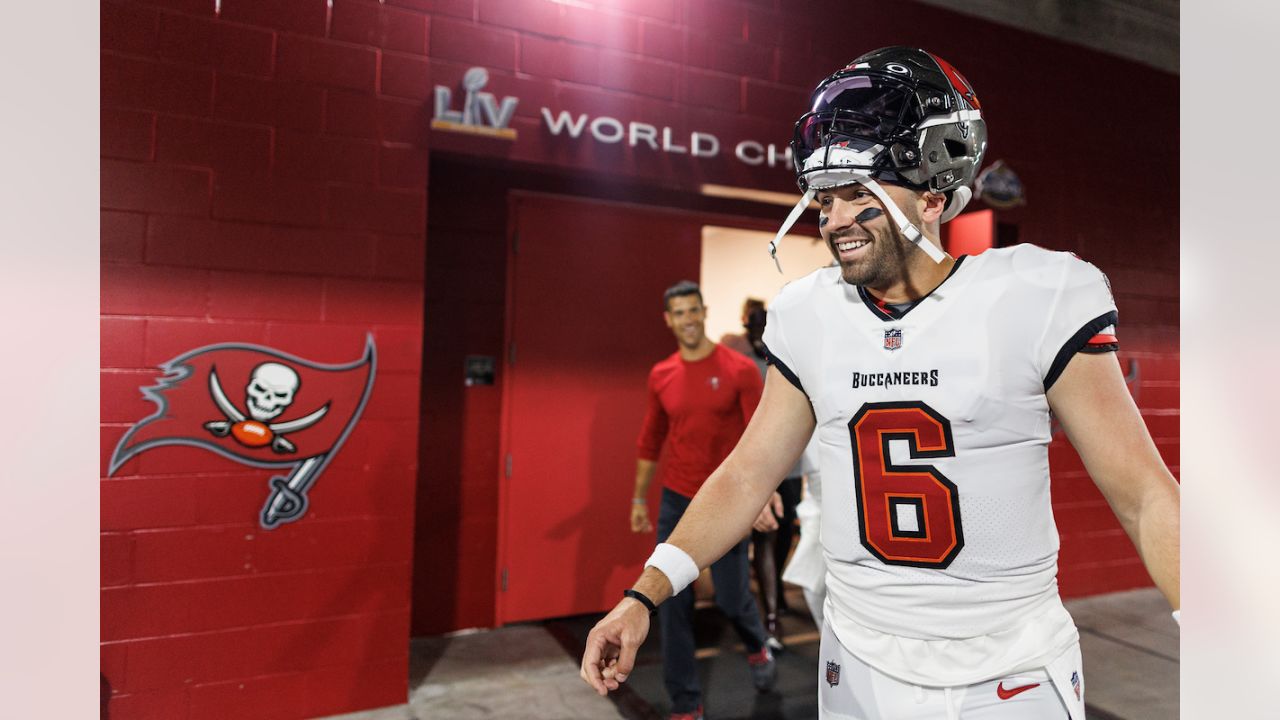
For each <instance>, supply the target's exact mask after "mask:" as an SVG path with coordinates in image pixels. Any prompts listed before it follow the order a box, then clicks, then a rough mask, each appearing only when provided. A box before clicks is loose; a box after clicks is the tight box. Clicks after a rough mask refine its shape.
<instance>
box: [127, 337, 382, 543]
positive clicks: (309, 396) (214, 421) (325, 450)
mask: <svg viewBox="0 0 1280 720" xmlns="http://www.w3.org/2000/svg"><path fill="white" fill-rule="evenodd" d="M160 369H161V370H163V371H164V372H165V375H164V377H162V378H160V380H159V382H158V383H157V384H155V385H151V386H147V387H143V388H141V390H142V394H143V396H144V397H146V398H147V399H148V400H151V401H152V402H154V403H155V404H156V406H157V408H156V412H155V413H154V414H152V415H150V416H148V417H146V418H143V419H142V420H139V421H138V422H137V423H136V424H135V425H134V426H133V427H131V428H130V429H129V431H128V432H126V433H125V435H124V437H123V438H121V439H120V442H119V444H117V445H116V449H115V452H113V453H112V455H111V463H110V467H109V469H108V471H107V475H108V477H109V476H111V475H114V474H115V472H116V471H117V470H119V469H120V468H121V467H122V466H123V465H124V464H125V463H127V462H128V461H129V460H130V459H132V458H133V457H135V456H136V455H139V454H141V453H144V452H146V451H147V450H150V449H152V448H157V447H163V446H166V445H187V446H191V447H197V448H202V449H205V450H209V451H211V452H215V453H217V454H219V455H222V456H223V457H225V458H228V459H230V460H234V461H236V462H238V463H242V464H244V465H250V466H253V467H260V468H273V469H287V470H288V472H287V473H286V474H285V475H275V476H272V477H271V479H270V480H269V481H268V485H269V486H270V493H269V495H268V497H267V501H266V503H265V504H264V505H263V506H262V511H261V513H260V514H259V521H260V523H261V524H262V527H264V528H266V529H268V530H272V529H274V528H276V527H278V526H280V525H282V524H284V523H289V522H293V521H295V520H298V519H300V518H302V517H303V516H304V515H305V514H306V511H307V505H308V500H307V490H308V489H310V488H311V486H312V485H314V484H315V481H316V480H317V479H318V478H319V477H320V473H322V472H323V471H324V469H325V467H326V466H328V464H329V462H330V461H331V460H332V459H333V457H334V455H336V454H337V452H338V450H339V449H340V448H341V447H342V444H343V443H344V442H345V441H346V439H347V436H348V435H350V434H351V430H352V429H353V428H354V427H355V424H356V421H358V420H359V419H360V413H361V412H363V411H364V406H365V404H366V403H367V402H368V401H369V395H370V393H371V392H372V391H373V378H374V373H375V371H376V369H377V351H376V348H375V347H374V342H373V336H372V335H370V336H368V337H367V339H366V341H365V348H364V354H363V355H362V356H361V357H360V358H358V359H356V360H354V361H352V362H349V363H344V364H339V365H328V364H323V363H316V362H311V361H310V360H304V359H302V358H300V357H296V356H294V355H289V354H288V353H284V352H281V351H279V350H275V349H273V348H268V347H263V346H261V345H247V344H240V343H223V344H219V345H206V346H204V347H201V348H196V349H195V350H191V351H188V352H186V353H183V354H182V355H179V356H178V357H175V358H174V359H172V360H170V361H168V362H166V363H164V364H163V365H161V366H160Z"/></svg>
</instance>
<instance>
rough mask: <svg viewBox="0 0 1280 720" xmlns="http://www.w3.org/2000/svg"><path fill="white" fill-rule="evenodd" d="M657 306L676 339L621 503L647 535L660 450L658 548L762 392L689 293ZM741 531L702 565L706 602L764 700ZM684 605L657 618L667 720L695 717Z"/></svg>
mask: <svg viewBox="0 0 1280 720" xmlns="http://www.w3.org/2000/svg"><path fill="white" fill-rule="evenodd" d="M663 308H664V312H663V313H662V317H663V319H665V320H666V323H667V327H669V328H671V332H672V334H674V335H675V337H676V345H677V348H676V352H674V353H672V354H671V355H670V356H669V357H668V358H666V359H665V360H663V361H661V362H659V363H658V364H656V365H654V366H653V369H652V370H650V371H649V393H648V394H649V406H648V410H647V412H646V413H645V418H644V426H643V429H642V430H641V431H640V438H639V440H638V441H637V446H638V447H637V455H638V457H637V460H636V484H635V495H634V497H633V499H632V502H631V531H632V532H651V531H652V530H653V524H652V523H651V522H650V520H649V507H648V500H647V498H648V495H649V484H650V482H652V480H653V477H654V474H655V470H656V469H657V468H658V467H659V465H658V456H659V454H660V453H661V452H662V451H663V450H664V449H665V455H664V456H663V459H662V464H661V466H660V467H661V480H662V506H661V509H660V511H659V514H658V542H659V543H662V542H665V541H666V539H667V536H669V535H670V534H671V531H672V530H673V529H674V528H675V526H676V523H678V522H679V521H680V518H681V516H682V515H684V511H685V508H687V507H688V506H689V500H690V499H691V498H692V497H693V496H694V495H695V494H696V493H697V492H698V488H699V487H701V486H702V481H703V480H705V479H706V478H707V476H708V475H710V474H711V471H713V470H715V469H716V466H718V465H719V464H720V463H721V461H723V460H724V458H725V456H726V455H728V454H729V451H730V450H732V449H733V446H734V444H735V443H737V442H738V438H739V437H740V436H741V435H742V430H743V428H745V427H746V426H747V422H748V421H749V420H750V419H751V414H752V413H753V412H755V409H756V404H757V403H758V402H759V401H760V390H761V386H762V384H763V383H762V381H761V379H760V370H759V369H758V368H757V367H756V365H755V364H754V363H753V362H751V361H750V360H748V359H747V358H746V357H744V356H743V355H741V354H740V353H736V352H734V351H732V350H729V349H727V348H724V347H722V346H720V345H717V344H716V343H713V342H711V340H710V339H708V338H707V334H706V320H707V308H706V306H704V305H703V304H702V292H701V291H700V290H699V289H698V286H697V285H695V284H694V283H692V282H688V281H684V282H680V283H677V284H675V285H673V286H671V287H670V288H668V289H667V291H666V293H664V295H663ZM779 479H781V478H779ZM763 504H764V501H763V500H762V501H761V505H763ZM756 510H760V508H759V507H757V508H756ZM746 533H747V530H746V529H745V528H744V529H743V531H742V532H741V533H739V535H738V536H737V537H736V538H734V543H733V544H732V546H731V547H730V548H728V551H727V552H725V553H724V554H723V557H720V559H719V560H717V561H716V562H714V563H711V577H712V580H713V581H714V582H715V587H716V604H717V605H719V606H720V609H721V610H723V611H724V614H725V616H727V617H728V618H729V621H730V622H731V623H732V624H733V627H734V629H735V630H737V632H738V635H739V637H741V638H742V643H743V644H744V645H745V646H746V648H747V653H748V655H747V663H748V666H749V667H750V669H751V675H752V682H753V683H754V685H755V687H756V689H757V690H760V691H761V692H764V691H768V690H770V689H772V688H773V684H774V681H775V679H776V678H777V663H776V661H774V659H773V655H772V653H771V651H770V650H769V648H768V647H767V646H766V645H765V642H766V640H767V635H766V634H765V629H764V624H763V623H762V622H761V621H760V613H759V611H758V610H757V609H756V604H755V598H754V597H753V596H752V595H751V589H750V580H749V577H748V569H747V568H748V565H747V538H746ZM693 607H694V596H693V590H692V589H688V590H686V591H685V592H682V593H679V594H678V595H676V596H675V597H673V598H671V599H670V600H668V601H667V602H664V603H663V604H662V607H661V609H660V610H659V613H658V615H659V622H660V625H661V627H662V672H663V680H664V683H665V685H666V688H667V694H668V695H670V696H671V705H672V712H671V718H672V719H673V720H677V719H678V720H685V719H687V720H701V717H702V690H701V688H700V687H699V685H698V668H697V664H696V661H695V659H694V651H695V649H696V648H695V645H694V637H693Z"/></svg>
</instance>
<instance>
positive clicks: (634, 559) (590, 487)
mask: <svg viewBox="0 0 1280 720" xmlns="http://www.w3.org/2000/svg"><path fill="white" fill-rule="evenodd" d="M512 203H513V208H512V212H511V218H512V245H511V247H512V250H511V254H510V256H509V265H508V267H509V268H510V270H509V274H508V284H509V287H508V291H507V298H508V303H509V306H508V313H507V317H508V327H507V341H508V355H507V358H506V364H505V366H504V372H503V375H502V377H503V383H504V392H503V397H504V408H503V426H502V427H503V443H502V446H503V450H502V458H503V465H504V467H502V468H501V469H500V470H499V472H500V473H502V477H501V479H500V483H499V484H500V487H501V495H502V496H501V501H500V508H501V510H500V512H501V514H502V516H501V518H500V520H499V522H500V527H501V530H500V537H499V550H498V553H499V556H498V572H499V573H501V574H502V577H500V578H499V584H498V586H499V592H498V599H497V613H498V618H497V620H498V622H499V624H503V623H510V622H516V621H520V620H533V619H541V618H547V617H556V616H563V615H574V614H580V613H587V612H597V611H601V610H606V609H608V608H610V607H612V606H613V605H614V604H615V603H616V602H617V601H618V599H619V598H620V597H621V593H622V590H623V589H624V588H625V587H627V586H628V585H629V584H630V583H631V582H632V581H633V580H634V579H635V576H636V575H637V574H638V573H639V572H640V570H641V566H642V563H643V562H644V560H645V558H646V557H648V555H649V553H650V552H651V551H652V549H653V544H654V535H653V534H652V533H649V534H643V535H635V534H632V533H631V531H630V527H629V517H630V516H629V513H630V498H631V493H632V488H633V485H634V480H635V458H636V451H635V439H636V435H637V433H638V432H639V430H640V423H641V420H642V419H643V416H644V405H645V381H646V378H647V377H648V372H649V368H650V367H651V366H652V365H653V364H654V363H655V362H657V361H658V360H660V359H661V358H663V357H665V356H666V355H668V354H670V353H671V352H673V351H674V350H675V341H674V339H673V338H672V336H671V333H670V331H669V330H667V328H666V326H665V325H664V324H663V322H662V315H661V313H662V292H663V290H665V289H666V288H667V287H669V286H671V285H673V284H675V283H676V282H678V281H679V280H682V279H689V280H694V281H695V282H696V281H697V279H698V269H699V261H700V253H701V244H700V233H701V227H702V223H701V222H700V220H699V219H698V218H697V217H695V216H692V215H689V214H686V213H678V212H668V211H663V210H660V209H653V208H643V207H638V206H630V205H619V204H612V203H604V202H596V201H586V200H577V199H570V198H564V197H555V196H547V195H523V194H522V195H515V196H513V200H512ZM657 496H658V488H657V487H656V486H655V487H654V488H652V494H651V497H652V499H653V502H652V503H651V509H652V510H651V511H652V512H654V513H656V512H657V501H656V498H657ZM654 519H655V521H656V519H657V516H656V514H655V515H654ZM504 588H505V590H504Z"/></svg>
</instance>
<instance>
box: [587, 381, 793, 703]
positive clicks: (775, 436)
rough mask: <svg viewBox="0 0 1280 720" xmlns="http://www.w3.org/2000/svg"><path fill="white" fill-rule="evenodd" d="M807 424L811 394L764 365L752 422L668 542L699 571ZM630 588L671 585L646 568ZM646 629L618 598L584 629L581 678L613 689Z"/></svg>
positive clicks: (647, 590)
mask: <svg viewBox="0 0 1280 720" xmlns="http://www.w3.org/2000/svg"><path fill="white" fill-rule="evenodd" d="M813 428H814V418H813V409H812V407H811V406H810V405H809V399H808V398H807V397H805V395H804V393H802V392H800V390H799V389H797V388H796V387H795V386H794V385H792V384H791V383H790V382H789V381H787V379H786V378H784V377H783V376H782V375H781V373H779V372H778V370H777V368H774V367H770V368H769V375H768V379H767V380H766V381H765V384H764V395H763V396H762V397H761V399H760V405H759V407H758V408H757V409H756V412H755V414H754V415H752V417H751V423H750V424H748V425H747V429H746V431H745V432H743V434H742V437H741V439H739V440H738V444H737V446H736V447H734V449H733V452H731V453H729V457H727V458H725V460H724V462H723V463H721V464H720V467H718V468H716V470H715V471H714V472H713V473H711V476H710V477H709V478H707V481H706V482H705V483H704V484H703V485H702V489H700V490H699V491H698V494H697V495H696V496H695V497H694V499H693V502H691V503H690V504H689V508H688V509H687V510H686V511H685V513H684V516H683V517H682V518H681V520H680V523H679V524H678V525H676V528H675V530H674V531H673V532H672V534H671V537H670V538H668V540H667V542H668V543H669V544H672V545H675V546H677V547H679V548H680V549H681V550H683V551H684V552H686V553H688V555H689V556H690V557H691V558H692V559H693V561H694V563H695V564H696V565H697V567H698V569H699V570H701V569H702V568H705V567H707V566H708V565H710V564H711V563H712V562H714V561H715V560H716V559H717V558H719V557H720V556H722V555H724V554H725V552H727V551H728V550H729V548H731V547H733V545H734V544H735V543H737V542H738V541H739V540H741V539H742V538H743V536H745V535H746V534H747V531H748V530H749V529H750V528H751V523H752V521H754V520H755V519H756V516H757V514H758V513H759V512H760V508H761V507H762V506H763V505H764V504H765V501H766V500H768V499H769V496H770V493H772V492H773V490H774V488H776V487H777V486H778V483H779V482H781V481H782V478H783V477H784V476H785V475H786V473H787V471H788V470H790V469H791V467H792V466H793V465H795V462H796V458H798V457H800V453H801V452H802V451H803V450H804V446H805V444H806V443H807V442H808V441H809V436H810V435H811V434H812V433H813ZM632 589H634V590H637V591H639V592H640V593H643V594H644V595H645V596H647V597H648V598H650V599H651V600H652V601H653V602H654V603H662V602H663V601H665V600H666V599H667V598H669V597H670V596H671V590H672V587H671V582H670V581H669V580H668V579H667V576H666V575H664V574H663V573H662V572H661V571H660V570H657V569H655V568H653V567H646V568H645V569H644V572H643V573H642V574H641V575H640V579H639V580H637V581H636V583H635V584H634V585H632ZM648 633H649V611H648V609H647V608H646V607H645V606H644V605H642V604H641V603H640V601H638V600H634V599H632V598H624V599H623V600H622V602H620V603H618V605H617V606H616V607H615V608H614V609H613V610H612V611H611V612H610V613H609V614H608V615H606V616H605V617H604V618H603V619H602V620H601V621H600V622H598V623H596V626H595V627H594V628H592V630H591V633H590V635H588V636H587V643H586V652H585V653H584V654H583V657H582V669H581V673H580V674H581V676H582V679H583V680H584V681H586V683H587V684H589V685H591V687H593V688H595V690H596V692H598V693H600V694H601V695H605V694H607V693H608V692H609V691H610V690H616V689H617V688H618V683H620V682H623V681H624V680H626V677H627V675H628V674H629V673H630V672H631V668H632V667H633V666H634V664H635V657H636V650H637V648H639V646H640V643H642V642H644V639H645V637H646V636H647V635H648Z"/></svg>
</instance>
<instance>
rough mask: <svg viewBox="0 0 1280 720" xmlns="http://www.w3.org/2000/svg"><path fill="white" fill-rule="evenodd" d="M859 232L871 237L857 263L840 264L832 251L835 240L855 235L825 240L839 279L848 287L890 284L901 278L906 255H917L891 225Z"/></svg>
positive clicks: (887, 224) (904, 267) (908, 242)
mask: <svg viewBox="0 0 1280 720" xmlns="http://www.w3.org/2000/svg"><path fill="white" fill-rule="evenodd" d="M863 231H864V232H865V233H866V234H867V235H870V236H871V245H870V247H869V248H868V250H869V251H870V252H868V253H867V255H866V257H864V258H861V259H859V260H854V261H849V262H842V261H841V260H840V254H839V252H837V251H836V249H835V244H836V241H837V240H840V239H844V238H847V237H850V236H854V237H857V235H856V234H854V233H846V234H842V235H840V236H836V235H832V236H831V237H830V238H829V239H828V240H827V247H828V249H829V250H831V254H832V256H833V257H835V259H836V262H839V263H840V275H841V277H843V278H844V281H845V282H847V283H849V284H850V285H862V286H865V287H872V288H875V287H884V286H886V285H889V284H891V283H892V282H893V281H894V280H897V279H898V278H900V277H901V276H902V273H903V271H904V270H905V269H906V266H907V257H908V256H909V254H910V253H912V252H915V251H918V250H919V248H917V247H915V245H913V244H912V243H911V241H909V240H907V238H906V236H905V235H903V234H902V232H901V231H899V230H898V228H897V227H896V226H895V225H894V224H893V223H891V222H890V223H885V224H884V226H883V227H880V228H875V229H870V228H863Z"/></svg>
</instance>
